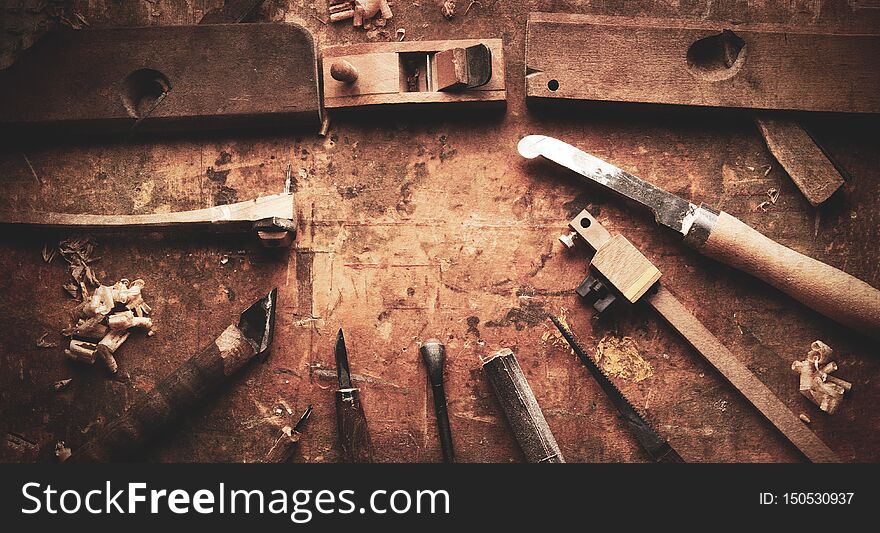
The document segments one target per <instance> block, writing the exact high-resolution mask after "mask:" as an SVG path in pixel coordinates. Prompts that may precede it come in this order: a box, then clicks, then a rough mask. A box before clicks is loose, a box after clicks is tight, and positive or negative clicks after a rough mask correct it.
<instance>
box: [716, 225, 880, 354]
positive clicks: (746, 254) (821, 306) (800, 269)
mask: <svg viewBox="0 0 880 533" xmlns="http://www.w3.org/2000/svg"><path fill="white" fill-rule="evenodd" d="M699 251H700V252H701V253H703V254H704V255H706V256H709V257H711V258H713V259H717V260H718V261H721V262H723V263H726V264H728V265H730V266H733V267H735V268H738V269H740V270H742V271H743V272H747V273H749V274H751V275H753V276H755V277H757V278H760V279H762V280H764V281H766V282H767V283H769V284H770V285H773V286H774V287H776V288H777V289H779V290H781V291H783V292H785V293H786V294H788V295H789V296H791V297H793V298H795V299H796V300H798V301H800V302H801V303H803V304H804V305H806V306H808V307H810V308H812V309H815V310H816V311H818V312H820V313H822V314H823V315H825V316H827V317H829V318H832V319H834V320H836V321H837V322H839V323H841V324H843V325H845V326H848V327H850V328H852V329H854V330H856V331H859V332H861V333H864V334H866V335H868V336H870V337H874V338H880V291H878V290H877V289H875V288H874V287H871V286H870V285H868V284H867V283H865V282H864V281H862V280H860V279H857V278H855V277H853V276H851V275H849V274H847V273H846V272H843V271H842V270H838V269H836V268H834V267H833V266H830V265H826V264H825V263H823V262H821V261H817V260H815V259H812V258H810V257H807V256H805V255H803V254H801V253H798V252H795V251H794V250H792V249H790V248H787V247H785V246H783V245H781V244H779V243H778V242H776V241H774V240H772V239H770V238H768V237H766V236H764V235H763V234H761V233H760V232H758V231H757V230H754V229H752V228H750V227H749V226H747V225H746V224H744V223H743V222H742V221H741V220H739V219H737V218H736V217H734V216H731V215H729V214H727V213H725V212H723V211H722V212H721V213H720V214H719V215H718V221H717V222H716V223H715V225H714V227H712V230H711V233H709V237H708V238H707V239H706V242H705V243H704V244H703V245H702V246H701V247H700V248H699Z"/></svg>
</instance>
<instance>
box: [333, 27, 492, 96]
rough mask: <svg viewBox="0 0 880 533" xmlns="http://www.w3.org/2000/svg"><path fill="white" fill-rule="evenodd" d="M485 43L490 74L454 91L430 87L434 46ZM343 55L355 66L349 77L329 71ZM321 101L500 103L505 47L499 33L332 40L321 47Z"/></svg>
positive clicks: (447, 46)
mask: <svg viewBox="0 0 880 533" xmlns="http://www.w3.org/2000/svg"><path fill="white" fill-rule="evenodd" d="M480 43H482V44H485V45H486V46H488V47H489V49H490V50H491V53H492V77H491V79H490V80H489V82H488V83H486V84H485V85H483V86H480V87H475V88H473V89H466V90H462V91H457V92H448V91H438V90H429V87H428V86H427V79H428V77H429V76H428V72H427V68H428V65H429V64H430V65H431V67H430V68H431V77H432V78H434V79H436V78H437V72H436V65H434V64H433V63H431V59H433V58H434V55H435V54H437V53H438V52H441V51H444V50H449V49H452V48H466V47H468V46H471V45H475V44H480ZM340 60H344V61H346V62H348V63H349V64H351V65H352V66H353V67H354V68H355V69H356V70H357V72H358V77H357V80H356V81H355V82H353V83H351V82H344V81H338V80H336V79H334V78H333V77H332V76H331V75H330V69H331V68H332V66H333V64H334V62H336V61H340ZM323 83H324V107H326V108H328V109H334V108H350V107H361V106H381V105H397V104H440V105H448V104H459V103H466V102H467V103H473V104H486V105H498V104H500V105H503V104H504V101H505V100H506V99H507V92H506V89H505V84H504V50H503V46H502V41H501V39H462V40H448V41H418V42H416V41H414V42H394V43H366V44H354V45H342V46H331V47H328V48H325V49H324V50H323Z"/></svg>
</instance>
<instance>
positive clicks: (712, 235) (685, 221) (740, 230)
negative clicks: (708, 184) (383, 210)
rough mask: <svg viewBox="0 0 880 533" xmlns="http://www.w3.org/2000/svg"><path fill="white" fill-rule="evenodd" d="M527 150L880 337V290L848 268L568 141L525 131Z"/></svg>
mask: <svg viewBox="0 0 880 533" xmlns="http://www.w3.org/2000/svg"><path fill="white" fill-rule="evenodd" d="M518 150H519V153H520V155H522V156H523V157H525V158H528V159H534V158H536V157H538V156H543V157H544V158H546V159H549V160H550V161H553V162H555V163H558V164H560V165H562V166H564V167H566V168H568V169H570V170H573V171H574V172H577V173H578V174H580V175H581V176H583V177H585V178H587V179H588V180H589V181H591V182H593V183H597V184H599V185H602V186H603V187H606V188H608V189H611V190H613V191H615V192H616V193H618V194H620V195H622V196H625V197H626V198H629V199H630V200H634V201H636V202H638V203H640V204H642V205H644V206H645V207H647V208H649V209H650V210H651V211H653V212H654V217H655V219H656V220H657V222H658V223H659V224H662V225H663V226H666V227H668V228H670V229H672V230H673V231H675V232H677V233H680V234H681V235H682V236H683V237H684V241H685V242H686V243H687V244H688V245H690V246H691V247H693V248H694V249H696V250H697V251H699V252H700V253H702V254H704V255H706V256H708V257H711V258H713V259H716V260H718V261H721V262H723V263H725V264H728V265H730V266H732V267H735V268H738V269H740V270H742V271H744V272H747V273H749V274H751V275H753V276H755V277H757V278H760V279H762V280H764V281H765V282H767V283H769V284H770V285H773V286H774V287H776V288H777V289H779V290H781V291H783V292H785V293H787V294H788V295H789V296H791V297H793V298H795V299H796V300H798V301H800V302H801V303H803V304H804V305H807V306H808V307H811V308H812V309H815V310H816V311H818V312H820V313H822V314H824V315H825V316H827V317H829V318H832V319H834V320H836V321H838V322H840V323H841V324H843V325H845V326H848V327H850V328H853V329H854V330H856V331H859V332H861V333H864V334H866V335H869V336H872V337H875V338H880V291H878V290H877V289H875V288H874V287H871V286H870V285H868V284H867V283H865V282H864V281H861V280H859V279H857V278H855V277H853V276H851V275H849V274H847V273H846V272H843V271H842V270H838V269H837V268H834V267H832V266H830V265H826V264H825V263H823V262H821V261H817V260H815V259H812V258H810V257H807V256H805V255H803V254H801V253H798V252H795V251H794V250H792V249H790V248H787V247H785V246H783V245H781V244H779V243H777V242H776V241H774V240H772V239H770V238H768V237H766V236H764V235H763V234H761V233H760V232H758V231H756V230H754V229H752V228H751V227H749V226H747V225H746V224H744V223H743V222H742V221H740V220H739V219H737V218H736V217H734V216H732V215H729V214H727V213H725V212H723V211H716V210H714V209H712V208H710V207H707V206H706V205H703V204H701V205H699V206H697V205H696V204H693V203H691V202H689V201H687V200H684V199H683V198H680V197H678V196H676V195H674V194H670V193H668V192H666V191H664V190H663V189H660V188H659V187H657V186H655V185H652V184H650V183H648V182H646V181H643V180H641V179H639V178H637V177H635V176H633V175H632V174H630V173H628V172H626V171H623V170H621V169H619V168H617V167H616V166H614V165H612V164H610V163H607V162H605V161H602V160H601V159H599V158H597V157H595V156H592V155H590V154H588V153H586V152H584V151H582V150H579V149H577V148H575V147H574V146H571V145H570V144H567V143H565V142H562V141H560V140H558V139H554V138H552V137H546V136H544V135H529V136H526V137H523V138H522V139H521V140H520V142H519V145H518Z"/></svg>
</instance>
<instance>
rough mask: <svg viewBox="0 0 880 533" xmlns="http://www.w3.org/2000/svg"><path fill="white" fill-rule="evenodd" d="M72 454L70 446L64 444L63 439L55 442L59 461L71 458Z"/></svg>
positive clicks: (56, 455)
mask: <svg viewBox="0 0 880 533" xmlns="http://www.w3.org/2000/svg"><path fill="white" fill-rule="evenodd" d="M71 455H72V453H71V451H70V448H68V447H67V445H66V444H64V441H63V440H59V441H58V442H56V443H55V457H57V458H58V460H59V461H61V462H62V463H63V462H64V461H66V460H67V459H69V458H70V456H71Z"/></svg>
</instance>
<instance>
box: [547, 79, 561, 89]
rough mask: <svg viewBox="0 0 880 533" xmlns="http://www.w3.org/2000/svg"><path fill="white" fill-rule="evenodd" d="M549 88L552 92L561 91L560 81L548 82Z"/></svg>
mask: <svg viewBox="0 0 880 533" xmlns="http://www.w3.org/2000/svg"><path fill="white" fill-rule="evenodd" d="M547 88H548V89H550V90H551V91H556V90H558V89H559V81H557V80H550V81H548V82H547Z"/></svg>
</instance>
